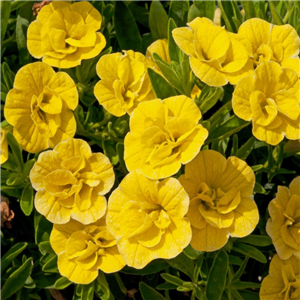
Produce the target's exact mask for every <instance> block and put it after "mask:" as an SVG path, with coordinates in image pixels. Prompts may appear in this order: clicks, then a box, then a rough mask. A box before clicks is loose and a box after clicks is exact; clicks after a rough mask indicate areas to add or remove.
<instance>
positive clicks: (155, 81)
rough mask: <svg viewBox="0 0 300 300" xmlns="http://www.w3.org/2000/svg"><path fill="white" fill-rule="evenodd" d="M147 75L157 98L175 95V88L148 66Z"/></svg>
mask: <svg viewBox="0 0 300 300" xmlns="http://www.w3.org/2000/svg"><path fill="white" fill-rule="evenodd" d="M148 75H149V78H150V81H151V84H152V88H153V90H154V92H155V95H156V97H157V98H159V99H165V98H168V97H172V96H176V92H175V90H174V89H173V88H172V87H171V85H170V84H169V83H168V82H167V81H166V80H165V79H164V78H163V77H162V76H160V75H159V74H158V73H156V72H155V71H153V70H152V69H149V68H148Z"/></svg>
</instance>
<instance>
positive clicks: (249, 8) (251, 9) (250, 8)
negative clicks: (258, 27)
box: [242, 0, 256, 19]
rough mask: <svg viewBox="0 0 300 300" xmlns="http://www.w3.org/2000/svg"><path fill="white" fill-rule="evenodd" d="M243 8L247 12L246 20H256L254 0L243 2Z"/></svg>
mask: <svg viewBox="0 0 300 300" xmlns="http://www.w3.org/2000/svg"><path fill="white" fill-rule="evenodd" d="M242 5H243V8H244V10H245V15H246V19H251V18H255V17H256V15H255V6H254V2H253V0H250V1H243V2H242Z"/></svg>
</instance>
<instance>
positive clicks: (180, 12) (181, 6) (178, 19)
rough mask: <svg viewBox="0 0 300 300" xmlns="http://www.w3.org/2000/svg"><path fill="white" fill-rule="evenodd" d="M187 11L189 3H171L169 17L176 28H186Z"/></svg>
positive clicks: (184, 1) (184, 0) (183, 1)
mask: <svg viewBox="0 0 300 300" xmlns="http://www.w3.org/2000/svg"><path fill="white" fill-rule="evenodd" d="M189 9H190V3H189V1H186V0H182V1H171V4H170V8H169V17H170V18H172V19H173V20H174V21H175V23H176V24H177V26H178V27H181V26H186V23H187V17H188V12H189Z"/></svg>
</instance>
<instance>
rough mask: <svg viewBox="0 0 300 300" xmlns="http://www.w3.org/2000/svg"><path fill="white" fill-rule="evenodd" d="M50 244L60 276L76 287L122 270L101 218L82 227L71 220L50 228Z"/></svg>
mask: <svg viewBox="0 0 300 300" xmlns="http://www.w3.org/2000/svg"><path fill="white" fill-rule="evenodd" d="M50 243H51V246H52V248H53V250H54V251H55V253H56V254H57V255H58V261H57V264H58V270H59V272H60V274H61V275H63V276H65V277H67V278H68V279H69V280H70V281H72V282H75V283H78V284H89V283H91V282H92V281H93V280H95V279H96V277H97V276H98V270H99V269H100V270H102V271H103V272H105V273H113V272H117V271H119V270H120V269H122V268H123V267H124V266H125V261H124V259H123V258H122V256H121V255H120V253H119V251H118V248H117V245H116V239H115V238H114V237H113V236H112V235H111V234H110V233H109V232H108V230H107V227H106V225H105V218H101V219H100V220H98V221H97V222H95V223H92V224H89V225H83V224H81V223H79V222H77V221H75V220H71V221H70V222H68V223H67V224H63V225H58V224H54V226H53V230H52V232H51V235H50Z"/></svg>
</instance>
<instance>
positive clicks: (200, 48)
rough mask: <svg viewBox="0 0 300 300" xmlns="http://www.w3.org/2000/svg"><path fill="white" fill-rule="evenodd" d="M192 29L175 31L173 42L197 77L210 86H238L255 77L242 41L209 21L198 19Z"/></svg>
mask: <svg viewBox="0 0 300 300" xmlns="http://www.w3.org/2000/svg"><path fill="white" fill-rule="evenodd" d="M188 26H189V27H182V28H175V29H174V30H173V31H172V35H173V38H174V40H175V42H176V44H177V45H178V47H179V48H180V49H181V50H182V51H183V52H184V53H185V54H187V55H188V56H189V57H190V65H191V68H192V70H193V72H194V74H195V75H196V76H197V77H198V78H199V79H200V80H202V81H203V82H205V83H206V84H207V85H209V86H223V85H225V84H227V83H228V82H230V83H231V84H236V83H237V82H238V81H239V80H240V79H241V78H242V77H243V76H245V75H249V74H252V73H253V66H252V63H251V61H250V59H249V55H248V52H247V50H246V48H245V47H244V46H243V44H242V43H240V41H239V38H238V37H237V36H236V35H235V34H232V33H228V32H227V31H226V30H225V29H224V28H223V27H219V26H217V25H215V24H214V23H213V22H212V21H211V20H209V19H207V18H199V17H198V18H196V19H194V20H193V21H192V22H190V23H188Z"/></svg>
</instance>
